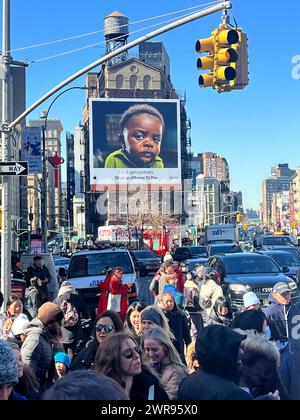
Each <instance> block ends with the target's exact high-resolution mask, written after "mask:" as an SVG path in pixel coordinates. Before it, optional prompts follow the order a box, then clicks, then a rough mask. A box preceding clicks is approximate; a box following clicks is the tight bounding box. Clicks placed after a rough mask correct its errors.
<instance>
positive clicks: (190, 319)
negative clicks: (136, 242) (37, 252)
mask: <svg viewBox="0 0 300 420" xmlns="http://www.w3.org/2000/svg"><path fill="white" fill-rule="evenodd" d="M26 281H27V290H26V295H25V296H26V297H25V302H22V299H21V298H20V297H19V296H18V295H16V294H13V295H11V296H10V298H9V300H8V301H7V302H6V305H5V311H4V313H2V314H1V315H0V400H7V399H8V400H26V399H27V400H31V399H33V400H37V399H44V400H60V399H63V400H83V399H96V400H143V401H145V400H154V401H168V400H254V399H266V400H268V399H270V400H278V399H280V400H288V399H292V398H295V396H296V395H297V392H299V391H298V389H297V372H296V369H295V366H297V356H298V348H297V347H298V346H297V340H296V339H294V334H293V333H292V328H293V321H292V320H293V319H294V318H293V317H295V316H297V311H298V307H296V306H293V305H291V290H290V289H289V287H288V285H287V284H284V283H278V284H276V285H275V286H274V287H273V290H272V293H271V295H270V299H269V300H270V305H269V306H268V307H267V308H261V302H260V300H259V299H258V297H257V296H256V294H255V293H254V292H248V293H246V294H244V296H243V303H244V307H243V309H241V310H240V311H238V312H237V313H233V312H232V310H231V308H230V305H229V304H228V301H227V298H226V295H224V291H223V288H222V279H221V276H220V274H219V273H218V272H216V271H213V270H207V269H206V268H205V267H203V266H196V269H195V271H193V272H191V273H189V274H188V275H187V276H184V275H183V273H182V272H181V269H180V266H179V265H178V264H177V263H176V262H174V261H173V259H172V257H171V255H170V254H168V253H167V254H166V256H165V257H164V262H163V263H162V265H161V268H160V269H159V270H158V272H157V273H155V275H154V277H153V281H152V282H151V285H150V290H151V293H152V294H153V301H154V304H153V305H150V306H146V307H145V306H144V305H143V304H142V303H140V302H138V301H137V302H134V303H132V304H131V305H129V304H128V298H127V295H128V292H130V290H131V286H132V285H131V284H130V283H129V284H124V283H123V270H122V267H115V268H114V269H113V270H112V272H111V273H108V274H107V276H106V278H105V280H104V281H102V282H100V283H99V290H100V298H99V304H98V307H97V308H96V310H95V316H94V319H91V329H90V335H89V337H84V334H83V331H82V322H81V320H82V318H88V317H89V315H90V314H89V312H88V309H87V307H86V305H85V302H84V301H83V300H82V298H81V297H80V295H78V294H77V292H76V290H75V289H74V287H73V286H72V285H71V284H70V283H69V282H68V281H65V282H63V283H62V285H61V287H60V289H59V291H58V293H56V294H55V293H53V292H50V293H49V291H48V286H49V284H50V283H51V281H52V279H51V276H50V275H49V271H48V270H47V268H46V267H45V265H43V261H42V259H41V257H35V260H34V261H33V265H32V266H31V267H30V268H29V269H28V271H27V276H26ZM50 290H53V289H51V288H50ZM0 299H1V295H0ZM2 303H3V297H2V301H0V305H1V306H2ZM298 382H299V381H298ZM295 384H296V385H295Z"/></svg>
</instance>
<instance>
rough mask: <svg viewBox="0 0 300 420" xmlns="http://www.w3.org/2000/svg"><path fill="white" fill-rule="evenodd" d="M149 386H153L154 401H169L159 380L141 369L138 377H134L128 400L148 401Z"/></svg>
mask: <svg viewBox="0 0 300 420" xmlns="http://www.w3.org/2000/svg"><path fill="white" fill-rule="evenodd" d="M151 386H154V397H153V400H154V401H169V397H168V395H167V393H166V391H165V390H164V388H163V386H162V385H161V384H160V382H159V380H158V379H157V378H156V376H155V375H153V374H152V373H151V372H149V371H148V370H146V369H142V372H141V373H140V374H139V375H137V376H134V378H133V383H132V387H131V391H130V400H133V401H147V400H149V390H150V387H151Z"/></svg>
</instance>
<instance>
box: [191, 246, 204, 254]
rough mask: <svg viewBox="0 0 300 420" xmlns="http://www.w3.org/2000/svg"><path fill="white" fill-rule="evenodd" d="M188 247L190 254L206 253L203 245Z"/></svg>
mask: <svg viewBox="0 0 300 420" xmlns="http://www.w3.org/2000/svg"><path fill="white" fill-rule="evenodd" d="M189 249H190V251H191V254H192V255H201V254H206V253H207V251H206V248H205V246H190V248H189Z"/></svg>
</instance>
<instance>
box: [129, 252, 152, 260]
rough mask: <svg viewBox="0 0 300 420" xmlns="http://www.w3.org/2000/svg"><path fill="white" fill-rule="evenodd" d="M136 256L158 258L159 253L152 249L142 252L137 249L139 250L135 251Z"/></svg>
mask: <svg viewBox="0 0 300 420" xmlns="http://www.w3.org/2000/svg"><path fill="white" fill-rule="evenodd" d="M134 256H135V257H136V258H140V259H143V258H158V257H157V255H156V254H155V253H154V252H152V251H140V252H139V251H137V252H134Z"/></svg>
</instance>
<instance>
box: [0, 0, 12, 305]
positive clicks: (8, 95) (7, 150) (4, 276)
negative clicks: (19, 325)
mask: <svg viewBox="0 0 300 420" xmlns="http://www.w3.org/2000/svg"><path fill="white" fill-rule="evenodd" d="M2 27H3V30H2V55H1V71H0V73H1V76H0V77H1V79H2V80H1V88H2V119H1V123H2V127H1V131H2V133H1V140H2V161H3V162H8V161H10V160H12V156H11V133H10V130H9V129H8V126H9V123H10V122H11V120H12V115H11V109H12V92H11V83H12V82H11V75H10V64H11V56H10V53H9V51H10V0H3V3H2ZM11 205H12V181H11V177H10V176H3V177H2V237H1V291H2V293H3V297H4V305H6V302H7V301H8V298H9V295H10V292H11V230H12V229H11V228H12V224H11Z"/></svg>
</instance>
